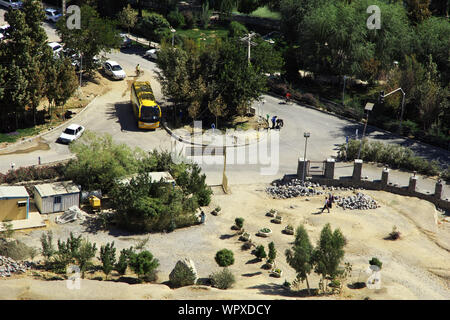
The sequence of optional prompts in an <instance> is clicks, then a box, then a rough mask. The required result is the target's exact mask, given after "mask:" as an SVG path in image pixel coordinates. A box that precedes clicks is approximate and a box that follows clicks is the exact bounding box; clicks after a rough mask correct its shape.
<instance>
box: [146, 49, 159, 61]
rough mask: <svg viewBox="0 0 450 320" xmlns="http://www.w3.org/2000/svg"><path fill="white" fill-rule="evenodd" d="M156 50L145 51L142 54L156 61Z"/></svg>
mask: <svg viewBox="0 0 450 320" xmlns="http://www.w3.org/2000/svg"><path fill="white" fill-rule="evenodd" d="M158 51H159V50H158V49H150V50H147V51H145V53H144V57H146V58H149V59H153V60H156V58H157V57H158V56H157V55H158Z"/></svg>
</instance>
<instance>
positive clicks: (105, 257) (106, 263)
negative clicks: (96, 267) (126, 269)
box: [100, 242, 116, 277]
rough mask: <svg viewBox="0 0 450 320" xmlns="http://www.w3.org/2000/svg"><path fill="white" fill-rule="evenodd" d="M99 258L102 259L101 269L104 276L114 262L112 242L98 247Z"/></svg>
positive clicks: (111, 268) (112, 267) (114, 255)
mask: <svg viewBox="0 0 450 320" xmlns="http://www.w3.org/2000/svg"><path fill="white" fill-rule="evenodd" d="M100 260H101V261H102V269H103V272H104V273H105V275H106V277H108V274H109V273H110V272H111V271H112V270H113V269H114V265H115V263H116V248H114V242H111V243H107V244H106V245H105V246H101V247H100Z"/></svg>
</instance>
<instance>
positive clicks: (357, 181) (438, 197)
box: [286, 158, 450, 210]
mask: <svg viewBox="0 0 450 320" xmlns="http://www.w3.org/2000/svg"><path fill="white" fill-rule="evenodd" d="M302 162H303V159H302V158H300V159H299V163H298V168H300V167H302V166H303V163H302ZM326 162H327V164H328V163H330V164H331V163H333V162H334V160H332V159H328V160H327V161H326ZM361 162H362V160H358V159H356V160H355V164H356V166H354V170H353V176H345V177H337V178H326V177H325V176H311V177H309V178H308V180H309V181H311V182H315V183H319V184H321V185H327V186H330V187H354V188H363V189H367V190H381V191H387V192H391V193H394V194H399V195H402V196H407V197H416V198H419V199H423V200H427V201H430V202H431V203H433V204H434V205H436V206H437V207H438V208H441V209H444V210H450V201H448V200H446V199H442V187H443V182H440V181H438V182H436V186H435V193H422V192H419V191H417V190H416V183H415V182H416V179H417V177H415V176H412V177H411V178H410V182H409V185H408V186H397V185H396V184H392V183H386V182H387V181H388V179H389V169H383V170H382V172H381V174H380V177H381V179H380V180H366V179H364V180H363V179H361V178H360V177H361V174H360V173H361V171H362V163H361ZM328 168H329V171H331V170H333V171H334V166H331V165H330V166H329V167H328ZM355 171H358V172H357V173H359V175H358V174H355ZM327 177H334V172H328V173H327ZM286 178H287V176H286ZM295 178H300V179H301V178H302V177H301V175H297V176H296V177H295Z"/></svg>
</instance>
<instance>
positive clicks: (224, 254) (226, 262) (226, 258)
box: [215, 249, 234, 267]
mask: <svg viewBox="0 0 450 320" xmlns="http://www.w3.org/2000/svg"><path fill="white" fill-rule="evenodd" d="M215 260H216V262H217V264H218V265H219V266H220V267H228V266H231V265H232V264H233V263H234V254H233V251H231V250H228V249H222V250H220V251H217V253H216V257H215Z"/></svg>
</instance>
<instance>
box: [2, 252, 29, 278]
mask: <svg viewBox="0 0 450 320" xmlns="http://www.w3.org/2000/svg"><path fill="white" fill-rule="evenodd" d="M30 268H31V263H29V262H27V261H25V262H23V263H21V262H17V261H15V260H13V259H11V258H8V257H4V256H0V277H2V278H5V277H10V276H11V274H12V273H24V272H25V271H27V270H28V269H30Z"/></svg>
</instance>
